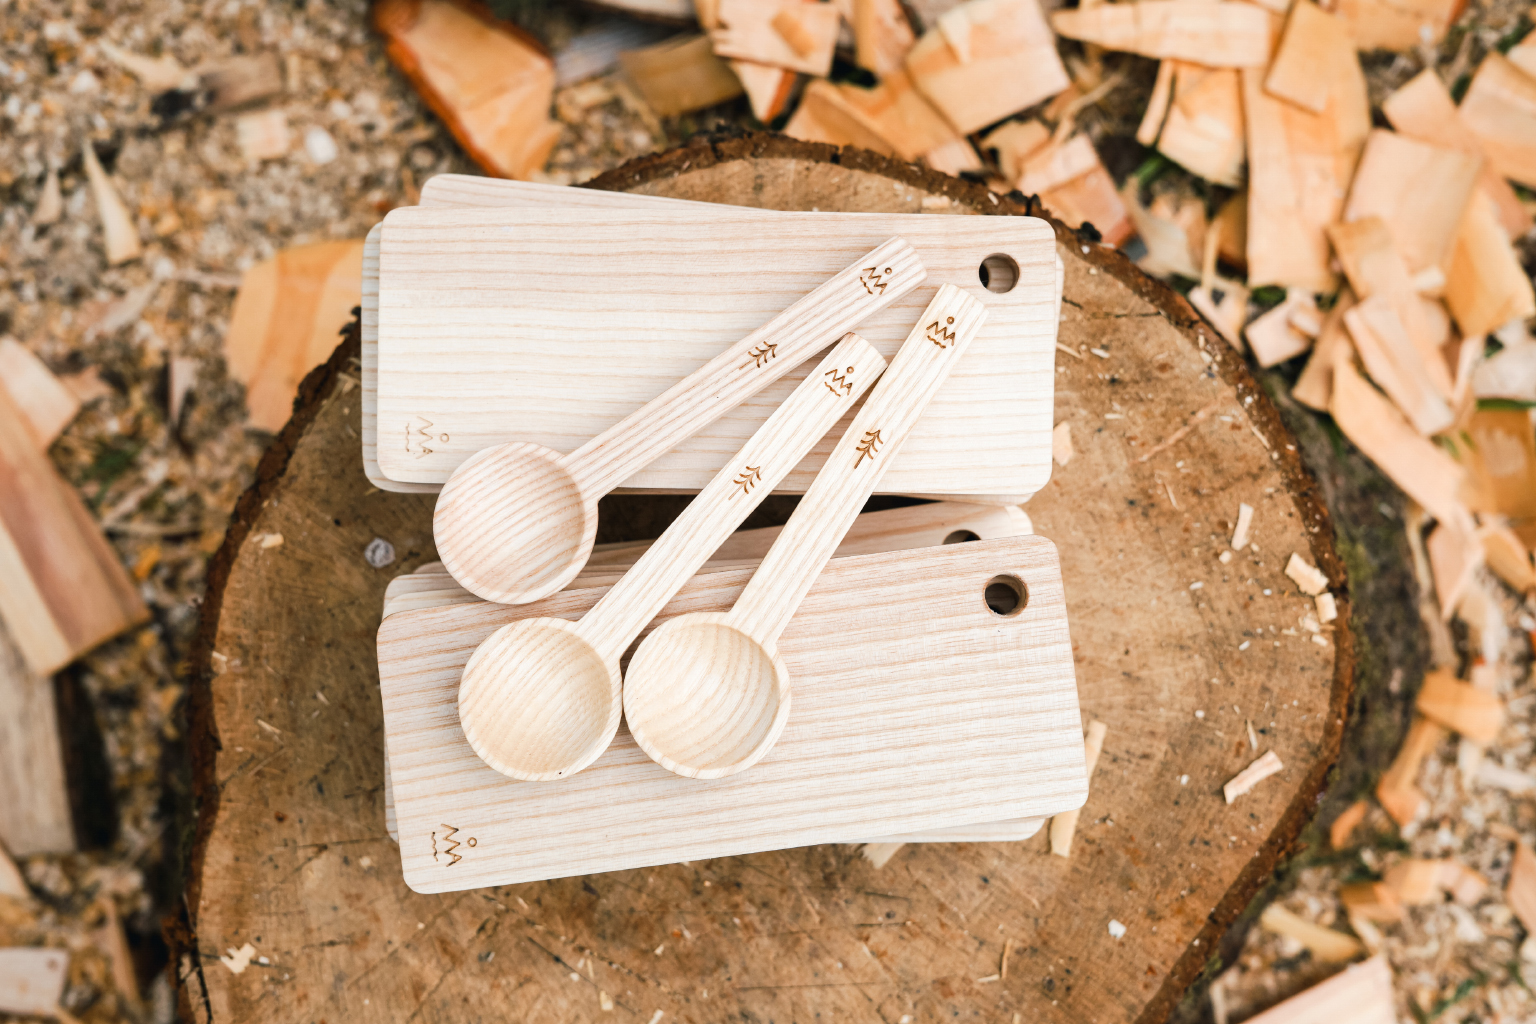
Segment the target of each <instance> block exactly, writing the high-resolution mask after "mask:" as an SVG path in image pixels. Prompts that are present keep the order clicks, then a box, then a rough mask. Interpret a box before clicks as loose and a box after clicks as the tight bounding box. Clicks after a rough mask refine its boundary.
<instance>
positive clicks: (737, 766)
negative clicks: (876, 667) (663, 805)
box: [624, 284, 987, 779]
mask: <svg viewBox="0 0 1536 1024" xmlns="http://www.w3.org/2000/svg"><path fill="white" fill-rule="evenodd" d="M986 317H987V308H986V307H985V306H983V305H982V304H981V303H980V302H978V301H977V300H976V299H973V298H971V297H970V296H969V295H967V294H965V292H963V291H961V290H960V289H959V288H956V287H954V286H953V285H948V284H946V285H944V286H943V287H942V288H940V289H939V293H938V295H936V296H935V297H934V299H933V301H932V302H930V303H929V304H928V308H927V309H926V310H924V311H923V315H922V318H921V319H919V320H918V323H917V326H916V327H914V328H913V329H912V333H911V334H909V335H908V336H907V340H906V341H905V342H903V343H902V346H901V349H900V351H898V352H897V353H896V357H895V359H893V360H892V362H891V368H890V369H889V370H887V371H886V374H885V376H884V377H882V378H881V379H880V383H879V385H878V386H876V388H875V390H874V392H873V393H872V394H871V395H870V396H869V401H867V402H865V403H864V408H862V409H860V410H859V412H858V415H856V416H855V417H854V419H853V424H852V425H851V426H850V427H849V428H848V431H847V433H845V434H843V437H842V440H841V441H839V442H838V444H837V447H836V448H834V449H833V450H832V455H831V456H830V457H829V458H828V459H827V461H826V464H825V465H824V466H823V467H822V469H821V472H820V473H818V474H817V475H816V479H815V480H814V481H812V483H811V486H810V488H809V489H808V490H807V491H806V492H805V497H804V498H802V499H801V500H800V504H799V506H798V507H796V509H795V512H794V514H793V515H791V516H790V517H789V522H788V523H786V524H785V525H784V532H783V533H781V534H779V537H778V539H777V540H775V541H774V543H773V547H771V548H769V549H768V554H767V555H766V556H764V558H763V562H762V565H760V566H759V567H758V570H757V572H756V574H754V575H753V577H752V579H751V581H750V582H749V583H748V584H747V587H746V589H745V590H743V591H742V593H741V597H740V598H739V599H738V600H737V602H736V605H735V607H733V608H732V609H731V610H730V611H729V612H723V613H721V612H698V613H694V614H690V615H681V616H678V617H677V618H675V619H672V620H671V621H669V622H666V623H664V624H663V625H662V626H661V627H659V628H658V629H657V630H655V632H653V633H652V634H651V635H650V636H648V637H646V639H645V641H644V642H643V643H641V645H640V647H639V649H638V650H637V651H636V652H635V655H634V657H633V658H632V659H631V660H630V663H629V671H628V673H627V674H626V675H625V679H624V715H625V718H626V720H627V721H628V722H629V731H630V732H631V733H632V734H634V737H635V741H636V742H637V743H639V744H640V747H641V749H643V750H644V751H645V752H646V753H647V754H649V755H650V756H651V758H652V759H653V760H654V761H656V762H657V763H658V764H660V765H661V766H662V767H664V768H666V769H667V770H668V771H671V772H675V773H677V774H678V775H685V776H688V777H690V778H696V779H718V778H722V777H724V776H726V775H734V774H735V773H737V772H739V771H742V770H744V769H746V768H750V767H751V766H752V765H754V764H756V763H757V762H758V761H759V760H760V759H761V758H762V757H763V755H764V754H766V753H767V752H768V751H769V750H770V749H771V748H772V747H773V745H774V743H776V742H777V741H778V738H779V734H780V733H781V732H783V731H784V723H785V722H786V721H788V719H789V698H790V689H789V684H790V680H789V672H788V670H787V669H785V667H784V663H783V661H781V660H780V659H779V655H778V650H777V644H778V639H779V634H781V633H783V632H784V627H785V626H787V625H788V624H789V620H790V618H791V617H792V616H793V615H794V614H795V609H797V608H799V607H800V602H801V600H803V599H804V597H805V595H806V592H807V591H809V590H810V589H811V584H812V583H814V582H815V581H816V576H817V575H818V574H819V573H820V572H821V570H822V567H823V566H825V565H826V563H827V559H829V558H831V557H832V552H833V550H835V549H836V548H837V545H838V542H839V541H841V540H842V538H843V535H844V534H845V533H847V532H848V528H849V527H850V526H852V525H853V521H854V519H855V518H856V517H857V516H858V514H859V509H861V508H862V507H863V506H864V502H865V500H866V499H867V498H868V497H869V495H870V494H871V493H872V492H873V491H874V489H875V486H876V484H878V483H879V481H880V477H881V475H882V474H883V473H884V472H885V468H886V467H887V466H889V465H890V463H891V461H892V459H893V458H894V456H895V455H896V452H897V449H899V448H900V447H901V443H902V441H904V440H905V439H906V437H907V434H908V433H909V432H910V431H911V429H912V427H913V425H914V424H915V423H917V421H918V418H919V417H920V416H921V415H922V413H923V409H924V407H925V406H927V404H928V400H929V399H930V398H932V397H933V395H934V393H935V392H937V391H938V389H939V385H940V384H942V383H943V382H944V379H945V378H946V377H948V376H949V372H950V370H951V369H953V368H954V366H955V364H956V363H957V362H958V361H959V360H960V356H961V354H962V353H963V352H964V351H965V348H966V346H967V345H968V344H969V343H970V341H971V339H972V338H973V337H975V335H976V332H977V331H978V330H980V328H981V325H982V322H983V321H985V320H986ZM872 612H873V613H874V614H878V601H877V604H876V607H875V608H874V609H872ZM856 618H857V615H856V612H855V610H854V609H849V619H850V621H849V628H857V622H856Z"/></svg>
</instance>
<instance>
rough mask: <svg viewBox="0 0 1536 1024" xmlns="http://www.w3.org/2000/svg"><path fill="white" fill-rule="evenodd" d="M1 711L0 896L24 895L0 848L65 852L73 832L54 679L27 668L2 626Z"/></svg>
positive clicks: (69, 848)
mask: <svg viewBox="0 0 1536 1024" xmlns="http://www.w3.org/2000/svg"><path fill="white" fill-rule="evenodd" d="M0 708H4V709H5V713H4V714H0V894H8V895H12V896H26V894H27V890H26V886H25V885H22V884H21V878H20V876H17V877H16V878H15V879H14V880H12V879H10V878H9V877H8V866H9V865H10V860H9V858H7V857H6V856H5V855H4V849H9V850H10V852H12V853H14V854H16V855H18V856H24V857H27V856H31V855H33V854H36V853H70V852H73V851H74V849H75V830H74V824H73V819H72V816H71V813H70V806H69V788H68V784H67V782H66V779H65V774H64V748H63V744H62V742H61V738H60V734H59V722H58V710H57V707H56V705H55V702H54V689H53V680H52V679H50V678H49V677H48V676H46V675H44V674H42V673H39V672H36V671H34V670H33V669H32V668H30V667H29V666H28V665H27V663H26V660H25V659H24V658H23V657H22V654H21V651H20V649H19V648H18V647H17V646H16V644H15V642H14V641H13V640H12V638H11V635H10V633H9V632H8V631H7V630H6V628H5V626H4V624H3V623H0ZM9 870H10V871H14V867H10V868H9Z"/></svg>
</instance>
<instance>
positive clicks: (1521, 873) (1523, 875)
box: [1504, 841, 1536, 934]
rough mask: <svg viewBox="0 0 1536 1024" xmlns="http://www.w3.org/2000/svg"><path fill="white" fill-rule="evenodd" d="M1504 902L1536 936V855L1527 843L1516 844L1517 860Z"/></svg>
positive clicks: (1506, 889)
mask: <svg viewBox="0 0 1536 1024" xmlns="http://www.w3.org/2000/svg"><path fill="white" fill-rule="evenodd" d="M1504 902H1505V903H1507V904H1509V909H1511V910H1513V911H1514V912H1515V916H1516V917H1518V918H1519V919H1520V923H1521V924H1523V925H1525V930H1526V932H1527V933H1531V934H1536V853H1533V852H1532V851H1531V848H1530V846H1528V845H1527V844H1526V843H1525V842H1523V841H1522V842H1517V843H1515V858H1514V862H1513V863H1512V864H1510V868H1509V882H1508V884H1507V885H1505V887H1504Z"/></svg>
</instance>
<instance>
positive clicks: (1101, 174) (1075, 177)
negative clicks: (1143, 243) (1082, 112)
mask: <svg viewBox="0 0 1536 1024" xmlns="http://www.w3.org/2000/svg"><path fill="white" fill-rule="evenodd" d="M1016 186H1017V188H1018V189H1019V190H1020V191H1022V192H1024V193H1025V194H1027V195H1038V196H1039V197H1040V201H1041V202H1042V203H1044V204H1045V206H1046V208H1047V209H1048V210H1050V211H1051V212H1052V213H1054V214H1055V215H1056V216H1057V217H1058V218H1060V219H1061V220H1062V221H1063V222H1065V223H1066V224H1067V225H1068V226H1069V227H1079V226H1081V225H1083V224H1092V225H1093V226H1094V227H1095V228H1096V229H1098V232H1099V234H1100V236H1101V237H1102V238H1103V240H1104V242H1105V244H1107V245H1119V244H1120V243H1121V242H1123V241H1124V240H1125V239H1127V238H1129V237H1130V235H1131V231H1132V227H1131V218H1130V213H1129V212H1128V211H1127V210H1126V208H1125V203H1124V201H1123V200H1122V199H1121V198H1120V193H1119V192H1118V191H1117V190H1116V189H1115V182H1114V179H1113V178H1111V177H1110V175H1109V172H1108V171H1107V170H1105V169H1104V165H1103V164H1102V163H1100V162H1099V154H1098V150H1096V149H1094V147H1093V143H1092V141H1090V140H1089V138H1088V136H1086V135H1074V136H1073V137H1072V138H1070V139H1067V140H1066V141H1065V142H1062V143H1059V144H1058V143H1050V144H1048V145H1046V146H1044V147H1043V148H1041V149H1039V150H1037V151H1036V152H1034V153H1032V154H1031V155H1030V156H1029V157H1028V158H1027V159H1026V160H1025V161H1024V169H1023V173H1022V175H1021V176H1020V178H1019V180H1018V182H1017V183H1016Z"/></svg>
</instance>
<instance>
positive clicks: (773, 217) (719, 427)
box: [365, 182, 1060, 503]
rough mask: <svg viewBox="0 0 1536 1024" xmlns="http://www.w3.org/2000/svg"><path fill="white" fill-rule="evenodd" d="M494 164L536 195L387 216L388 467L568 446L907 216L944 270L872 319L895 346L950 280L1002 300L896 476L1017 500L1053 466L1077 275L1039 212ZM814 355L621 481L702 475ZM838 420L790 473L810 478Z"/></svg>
mask: <svg viewBox="0 0 1536 1024" xmlns="http://www.w3.org/2000/svg"><path fill="white" fill-rule="evenodd" d="M496 184H498V185H499V187H500V188H502V189H505V190H506V194H507V195H509V196H522V197H524V198H523V202H524V203H525V204H526V205H523V206H521V207H513V206H506V205H501V206H495V207H492V206H480V207H478V208H475V209H449V208H406V209H401V210H396V211H394V212H393V213H391V214H390V216H389V218H387V219H386V221H385V224H384V230H383V232H382V241H381V247H380V252H381V262H380V268H381V269H380V289H379V290H380V294H379V296H378V299H377V301H379V302H380V307H379V309H380V312H379V326H378V338H379V350H378V353H379V354H378V364H377V365H378V374H377V383H378V391H377V424H376V426H375V430H374V431H373V432H372V433H373V434H374V438H375V440H377V439H378V438H384V439H386V440H385V441H384V443H382V444H379V445H378V446H377V449H376V457H377V465H378V469H379V471H380V474H381V475H382V476H383V477H385V478H388V479H390V480H393V481H396V482H401V483H414V484H441V483H442V482H443V481H444V480H446V479H447V476H448V474H449V473H451V472H452V470H453V468H454V467H455V466H457V465H458V463H459V462H461V461H462V460H463V459H464V458H466V457H468V455H469V454H472V453H473V452H474V451H477V450H479V449H480V448H483V447H485V446H487V445H491V444H499V443H502V442H504V441H508V440H529V441H537V442H539V443H542V444H546V445H548V446H550V447H552V448H555V449H557V450H561V451H569V450H572V449H574V448H576V447H578V446H579V445H580V444H582V443H584V442H585V441H586V440H587V439H588V438H590V437H592V436H593V435H595V434H596V433H598V432H600V431H601V430H603V429H605V428H606V427H607V426H609V425H611V424H612V423H614V422H616V421H617V420H619V419H620V418H622V417H623V416H624V415H626V414H628V413H629V412H631V411H633V409H635V408H637V407H638V406H639V405H641V404H643V403H644V402H646V401H648V400H650V399H651V398H652V397H654V396H655V395H657V394H659V393H660V392H661V391H663V390H664V389H665V388H666V387H668V386H670V385H671V384H672V383H673V382H675V381H676V380H677V379H678V378H679V377H681V376H683V375H685V374H687V373H688V372H690V371H691V370H693V369H695V368H697V367H698V366H699V365H702V363H703V362H705V361H706V360H707V359H708V358H709V357H710V356H712V355H713V354H714V353H716V352H718V351H719V350H720V349H722V348H724V347H726V346H727V345H729V344H730V343H732V342H733V341H735V340H736V339H738V338H739V337H741V336H742V335H743V334H745V333H747V332H748V331H750V330H751V329H752V328H753V327H755V326H757V325H759V324H761V323H763V322H765V321H766V320H767V319H768V318H769V317H771V316H772V315H773V314H774V313H775V312H777V311H778V310H779V309H782V308H783V307H784V306H786V305H788V304H789V303H790V302H792V301H794V299H796V298H798V297H799V296H801V295H803V294H804V293H805V292H807V291H809V290H810V289H811V288H812V287H814V286H815V285H816V284H817V283H819V282H820V281H821V280H824V279H825V278H826V277H828V276H830V275H831V274H832V273H834V272H836V271H837V270H839V269H841V268H842V267H844V266H846V265H848V263H850V262H851V261H853V260H855V259H857V258H858V257H859V256H860V255H861V254H863V253H864V252H867V251H868V250H869V249H871V248H873V247H874V245H877V244H879V243H880V242H881V241H884V240H885V239H886V238H888V237H890V236H891V235H893V234H901V235H902V237H905V238H907V240H908V241H909V242H911V243H912V244H913V246H914V247H915V248H916V249H917V250H918V253H919V255H920V257H921V258H922V260H923V262H924V265H925V266H926V267H927V268H928V271H929V278H928V280H927V281H925V282H924V284H923V286H922V287H920V288H918V289H916V290H915V291H914V292H913V293H911V294H910V295H908V296H906V297H904V298H903V299H902V300H899V301H898V302H896V303H893V304H892V305H891V306H890V307H889V308H887V309H886V310H884V311H882V312H881V313H879V314H876V315H875V316H873V317H871V318H870V319H869V320H867V321H865V322H864V323H863V324H861V325H860V328H859V330H860V333H861V334H863V335H864V336H865V337H867V338H869V339H870V340H871V341H872V342H874V343H875V344H876V347H877V348H879V349H880V350H881V351H882V353H883V354H886V355H890V354H893V353H894V351H895V348H896V347H897V346H898V345H899V343H900V341H901V340H902V339H903V338H904V337H905V335H906V333H907V332H908V331H909V330H910V329H911V325H912V323H913V322H914V319H915V317H916V316H917V315H918V314H919V313H920V312H921V308H922V306H923V305H924V304H925V303H926V302H927V301H928V300H929V299H930V298H931V297H932V294H933V292H934V290H936V288H937V286H938V285H939V284H940V283H943V282H945V281H950V282H954V283H959V284H961V285H962V286H966V287H967V289H968V291H970V292H971V293H972V294H974V295H977V296H978V297H980V298H981V299H982V300H983V301H984V302H986V303H987V305H988V309H989V318H988V323H987V326H986V327H985V328H983V332H982V334H981V335H980V336H979V337H978V338H977V339H976V341H975V343H974V344H973V346H972V349H971V351H970V352H969V353H968V354H967V357H966V360H965V364H964V365H963V366H961V367H960V368H959V369H957V371H956V373H955V375H954V376H953V377H952V378H951V380H950V381H949V382H947V383H946V384H945V386H944V388H943V389H942V390H941V391H940V393H939V395H938V396H937V397H936V398H935V399H934V402H933V405H932V406H931V408H930V409H929V411H928V413H927V415H926V416H925V417H924V419H923V421H922V423H921V424H920V425H919V427H918V429H917V431H916V432H915V433H914V434H913V436H912V437H911V439H910V440H909V441H908V443H907V445H906V446H905V447H904V448H903V451H902V453H901V456H900V458H899V459H898V460H897V462H896V464H895V465H893V466H892V468H891V471H890V473H889V474H888V475H887V477H886V480H885V482H884V485H883V487H882V493H903V494H923V495H933V496H944V497H959V496H964V497H968V498H970V499H971V500H983V501H991V502H998V503H1018V502H1021V501H1023V500H1025V499H1027V498H1028V497H1029V496H1030V495H1031V494H1033V493H1034V492H1035V491H1036V490H1038V489H1039V487H1040V486H1042V485H1043V484H1044V483H1045V482H1046V480H1047V479H1049V475H1050V427H1051V406H1052V397H1053V383H1054V382H1053V373H1054V365H1055V359H1054V356H1055V347H1054V346H1055V337H1056V319H1057V310H1058V299H1059V294H1060V292H1059V280H1060V278H1059V268H1058V263H1057V258H1056V255H1055V252H1054V246H1053V242H1052V238H1051V236H1050V233H1049V231H1048V230H1047V229H1046V227H1045V225H1044V223H1043V222H1041V221H1036V220H1034V219H1031V218H981V217H967V218H965V219H963V220H958V219H953V218H939V217H933V216H924V215H918V216H913V215H875V214H803V213H779V212H771V211H759V210H750V209H746V208H742V207H721V206H715V205H713V204H682V203H679V202H677V201H662V200H655V199H645V198H643V197H641V198H636V197H623V196H613V197H611V200H610V204H609V205H608V206H607V207H602V208H600V207H598V206H597V205H595V204H590V199H591V198H592V196H593V195H594V194H590V193H589V194H587V195H584V196H582V197H581V203H582V205H579V206H573V207H570V208H564V207H556V206H554V205H553V200H552V199H551V198H550V197H548V196H546V195H543V194H540V195H538V196H537V198H536V199H529V198H528V196H529V195H530V194H529V193H527V192H526V191H523V190H522V189H523V188H526V187H525V186H524V187H521V188H520V186H519V184H518V183H506V182H503V183H496ZM488 187H489V186H488V185H487V186H480V187H479V189H480V191H477V192H476V193H475V195H482V194H484V192H483V190H484V189H486V188H488ZM563 191H564V192H567V193H569V192H579V191H580V190H563ZM535 202H536V204H537V205H532V204H533V203H535ZM636 239H644V242H645V245H644V248H643V250H642V249H640V248H637V246H636V244H635V241H636ZM721 239H730V244H729V245H722V244H720V242H721ZM866 243H868V244H866ZM997 253H1004V254H1006V255H1007V256H1009V257H1011V258H1012V260H1013V262H1014V263H1015V264H1016V265H1017V267H1018V283H1017V284H1016V286H1015V287H1013V289H1012V290H1011V291H1009V292H1007V293H1003V294H998V293H995V292H992V291H988V290H987V289H985V288H983V287H982V286H981V283H980V279H979V276H978V275H979V268H980V266H981V264H982V262H983V261H984V260H986V259H987V258H988V257H991V256H993V255H994V254H997ZM365 273H366V270H365ZM998 276H999V277H1001V276H1003V275H1001V274H999V275H998ZM509 282H515V284H513V283H509ZM365 301H372V299H371V298H369V297H366V295H365ZM803 373H804V371H803V370H802V371H800V372H798V373H791V374H788V375H786V377H785V379H784V380H782V381H780V382H778V383H777V384H776V385H774V386H773V387H771V388H769V389H767V390H765V391H764V392H762V393H761V394H760V395H758V396H756V397H755V398H754V399H753V400H751V401H749V402H747V403H745V404H744V405H743V406H742V407H740V408H739V409H736V410H733V411H732V412H731V413H729V414H727V415H726V416H725V417H722V418H721V419H720V420H718V421H716V422H715V423H714V424H713V425H712V426H711V427H709V428H706V430H705V431H704V432H703V433H701V434H700V435H698V436H696V437H694V438H693V439H691V440H690V441H688V442H686V443H685V444H683V445H681V446H680V447H679V448H678V449H677V450H676V451H674V452H672V453H670V454H669V455H667V456H664V457H663V458H662V459H660V460H658V461H657V462H655V463H653V464H652V465H651V466H649V467H647V468H646V469H644V470H642V471H640V472H639V473H637V474H636V475H635V476H633V477H631V478H630V479H629V480H628V481H626V482H625V486H624V487H623V488H621V490H630V491H635V490H639V491H660V492H683V493H687V492H691V491H695V490H697V489H698V487H699V486H700V485H701V484H702V483H703V482H704V481H705V480H707V479H708V478H709V477H710V476H711V475H712V474H713V473H714V472H716V471H717V470H718V469H719V467H720V465H721V464H722V463H723V461H724V459H725V458H727V457H728V456H729V454H730V453H732V452H734V451H736V450H737V449H738V448H739V447H740V445H741V444H742V443H743V442H744V441H745V440H746V438H747V437H748V436H750V434H751V432H752V431H753V430H754V429H755V428H756V426H757V425H758V424H759V423H760V422H761V421H762V420H763V419H764V418H766V416H767V415H768V413H769V412H770V411H771V410H772V409H773V408H775V407H777V405H778V404H779V403H780V402H781V401H782V400H783V398H784V397H785V396H786V395H787V394H788V393H789V391H790V390H792V389H793V387H794V386H795V384H796V383H798V380H799V379H800V378H801V377H803ZM573 396H580V399H581V400H580V401H572V398H573ZM840 429H841V428H834V429H833V431H831V432H830V433H829V435H828V437H829V440H828V441H825V442H823V444H822V445H820V446H818V448H817V450H816V451H814V452H813V453H812V455H811V456H809V457H808V458H807V460H806V461H805V463H803V464H802V465H801V466H800V467H799V468H797V470H796V471H795V472H794V473H792V474H791V475H790V477H789V478H788V479H787V480H786V482H785V484H784V485H782V487H781V490H783V491H786V492H791V493H793V492H798V491H802V490H804V488H805V486H806V485H807V484H808V483H809V481H810V479H811V477H812V476H813V475H814V472H815V470H816V468H818V467H819V465H820V463H821V461H822V460H823V459H824V458H825V455H826V450H825V449H826V448H828V447H829V446H830V443H831V442H830V439H831V438H835V437H837V436H840V435H839V431H840ZM445 438H446V440H445Z"/></svg>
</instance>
